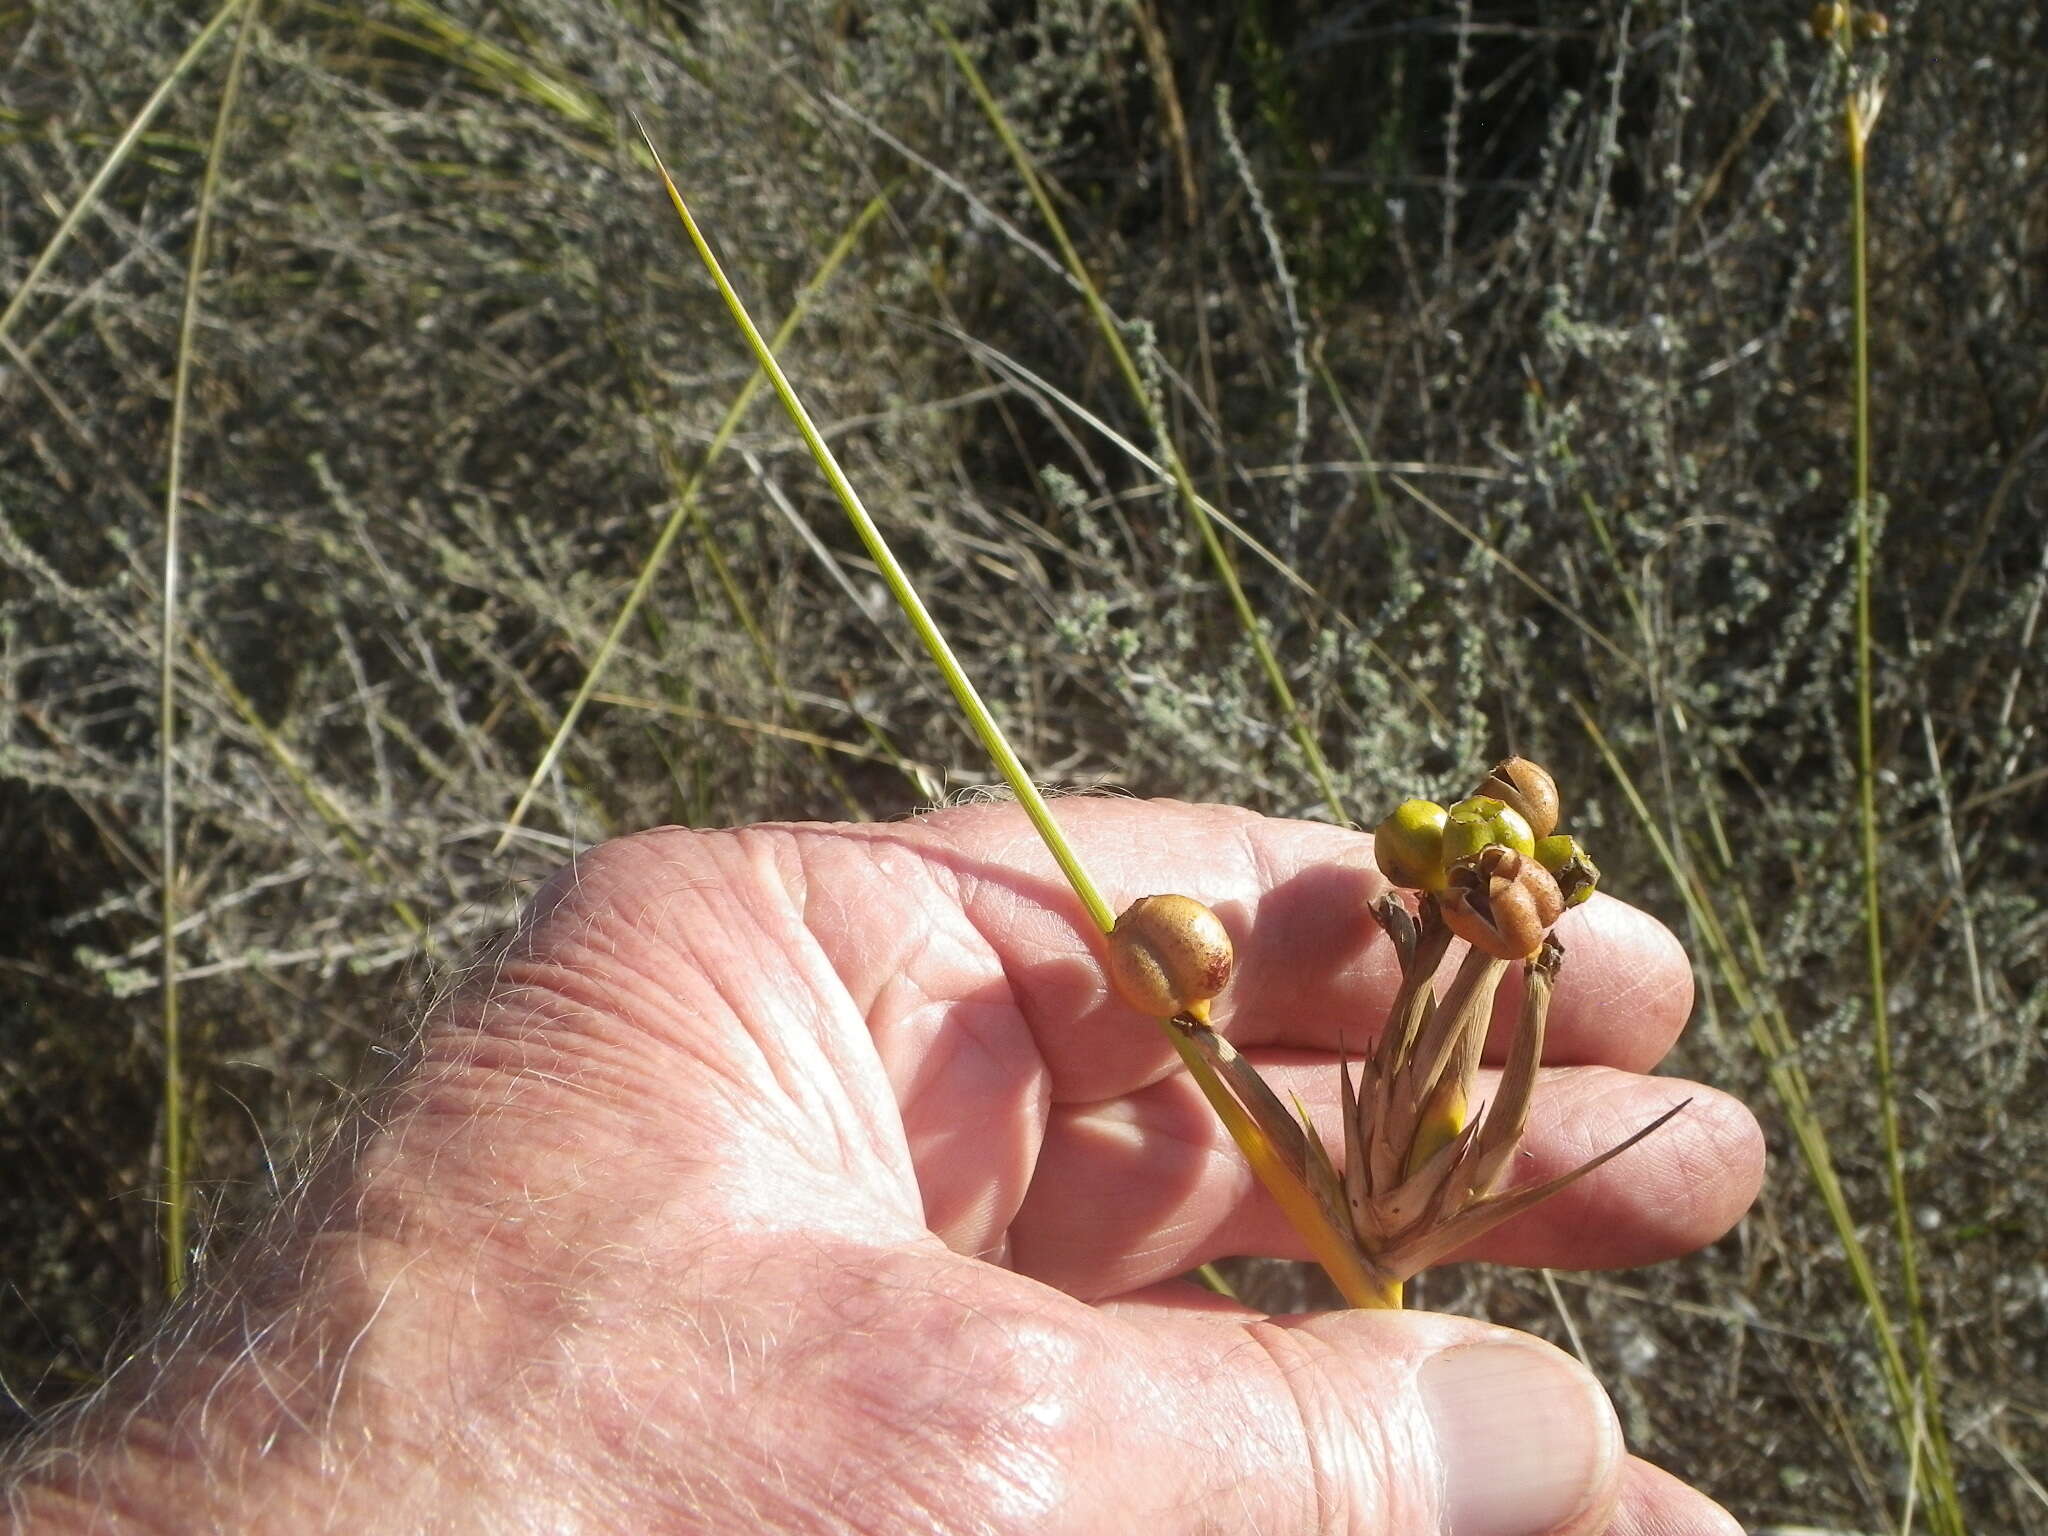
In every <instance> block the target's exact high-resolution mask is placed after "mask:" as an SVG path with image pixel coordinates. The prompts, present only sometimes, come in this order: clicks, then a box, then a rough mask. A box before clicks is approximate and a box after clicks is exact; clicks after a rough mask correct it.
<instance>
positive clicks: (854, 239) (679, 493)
mask: <svg viewBox="0 0 2048 1536" xmlns="http://www.w3.org/2000/svg"><path fill="white" fill-rule="evenodd" d="M887 206H888V200H887V198H886V197H884V196H876V197H874V198H871V199H869V201H868V203H867V206H866V207H864V208H862V209H861V211H860V212H859V213H858V214H857V215H856V216H855V217H854V219H853V222H852V223H850V224H849V225H847V227H846V229H845V231H844V232H842V233H841V235H840V237H839V239H838V240H837V241H835V242H834V243H833V246H832V248H831V249H830V250H829V251H827V252H826V253H825V258H824V260H823V261H821V262H819V263H818V269H817V271H815V272H814V273H812V274H811V277H810V279H809V280H808V281H807V282H805V283H804V285H803V286H802V287H801V288H799V289H798V290H797V295H796V299H795V301H794V302H793V303H792V304H791V305H790V309H789V313H788V315H786V316H785V317H784V318H783V321H782V324H781V325H780V326H778V327H777V328H776V331H775V336H774V339H773V340H772V341H771V342H770V343H769V345H770V346H772V347H774V348H775V349H776V350H778V351H780V350H781V349H783V348H784V347H786V346H787V345H788V344H789V342H790V340H791V338H792V337H794V336H795V335H796V333H797V330H798V328H799V327H800V326H801V325H802V324H803V321H804V317H805V315H807V314H808V313H809V312H810V307H811V302H812V300H813V299H815V298H816V297H817V295H818V294H819V293H821V292H823V291H824V289H825V287H826V285H827V284H829V283H830V282H831V281H832V278H833V276H834V274H835V273H837V272H838V270H839V268H840V265H841V264H842V263H843V262H844V261H845V260H846V258H847V256H848V255H850V254H851V253H852V251H853V248H854V247H855V246H856V245H857V244H859V242H860V237H861V236H862V235H863V234H865V233H866V232H867V230H868V228H869V226H870V225H872V224H873V223H874V222H875V220H876V218H878V217H879V216H880V215H881V213H882V210H883V209H884V208H886V207H887ZM767 382H768V379H767V375H766V374H764V373H763V372H761V370H759V369H758V368H757V369H756V370H755V371H754V372H753V373H752V374H750V375H748V377H747V382H746V383H745V384H743V385H742V386H741V387H740V392H739V393H738V394H737V395H735V396H734V397H733V401H732V404H731V405H730V406H728V407H727V408H726V412H725V416H724V418H723V419H722V420H721V421H720V422H719V424H718V429H717V430H716V431H715V432H714V433H713V434H712V437H711V442H710V444H709V445H708V446H707V447H706V448H705V450H704V456H703V457H702V459H700V460H699V461H698V464H697V467H696V468H695V469H694V470H693V471H691V472H690V473H688V474H683V473H682V472H681V471H682V466H681V465H680V464H679V463H678V462H676V461H675V458H674V455H673V451H672V450H670V449H669V448H668V446H667V443H666V440H665V439H663V440H662V441H663V458H662V462H663V466H664V468H665V469H666V470H667V471H668V474H669V479H670V483H671V484H672V485H673V486H674V488H675V507H674V509H673V510H672V511H671V512H670V513H669V516H668V520H667V521H666V522H665V523H663V524H662V529H661V532H660V533H659V534H658V535H657V536H656V537H655V540H654V544H653V546H652V547H651V548H650V549H649V550H648V551H647V557H646V558H645V559H644V560H642V561H641V562H640V569H639V571H638V572H637V573H636V574H635V576H634V578H633V585H632V587H631V588H630V589H629V590H628V591H627V593H626V596H625V599H624V601H622V602H621V603H620V604H619V611H618V612H617V613H616V614H615V615H614V616H613V618H612V622H611V627H610V628H609V629H607V630H606V631H605V635H604V639H603V640H601V641H599V642H598V647H597V652H596V654H595V655H593V656H592V657H591V659H590V665H589V667H588V668H586V669H585V671H584V674H583V679H582V681H581V682H580V683H578V684H577V685H576V693H575V696H574V697H573V698H571V699H570V701H569V707H568V708H567V709H565V710H564V711H563V712H562V718H561V722H560V723H559V724H558V725H557V726H556V727H555V730H554V733H553V735H552V736H550V737H549V739H548V744H547V746H546V748H545V749H544V750H543V751H542V752H541V755H540V760H539V761H538V762H537V763H535V764H534V765H533V772H532V774H531V775H530V776H529V777H528V778H527V781H526V787H525V788H524V789H522V790H521V791H520V793H519V798H518V800H517V801H515V802H514V803H513V806H512V809H511V810H510V811H509V812H507V813H506V816H505V827H504V830H503V831H502V832H500V833H499V834H498V841H497V842H496V843H495V844H494V845H493V846H492V848H491V853H492V855H493V856H494V857H495V856H496V855H498V854H501V853H503V852H504V851H505V845H506V844H507V843H509V842H510V841H511V840H512V834H513V833H514V832H516V831H517V830H518V828H519V824H520V823H521V822H522V821H524V820H525V819H526V812H527V808H528V807H529V806H531V805H532V803H533V797H534V796H535V795H537V794H538V793H539V792H540V787H541V785H542V784H543V783H545V782H546V781H547V777H548V774H549V772H550V771H551V770H552V769H553V768H554V765H555V763H556V760H557V759H559V758H560V757H561V755H562V752H563V751H564V749H565V748H567V746H568V744H569V738H570V737H571V736H572V735H574V734H575V731H576V725H577V722H578V721H579V720H580V719H581V718H582V716H583V711H584V709H585V708H586V707H587V706H588V705H589V704H590V702H591V699H592V697H593V696H594V695H595V694H596V692H597V688H598V684H599V683H600V682H601V681H602V680H603V678H604V673H605V668H606V667H607V666H608V665H609V664H610V662H611V659H612V656H613V654H614V653H615V652H616V651H617V649H618V646H619V642H620V640H621V639H622V638H623V637H624V635H625V632H626V628H627V626H628V625H630V624H631V623H632V622H633V620H634V619H635V618H636V617H638V615H639V613H640V609H641V605H642V604H643V603H645V602H646V600H647V596H648V594H649V593H650V592H651V591H652V590H653V589H654V579H655V577H656V576H657V575H658V574H659V573H660V571H661V567H662V564H663V562H664V561H666V560H667V558H668V553H669V551H670V549H672V548H673V547H674V546H675V542H676V539H677V538H678V537H679V536H680V535H681V533H682V531H683V528H684V527H685V526H686V525H687V524H690V523H692V522H693V521H698V507H697V492H698V488H699V487H700V486H701V485H702V484H703V481H704V477H705V475H707V474H709V473H710V471H711V468H712V466H713V465H714V464H716V463H717V462H718V459H719V457H720V455H722V454H723V453H724V452H725V449H726V447H727V445H728V444H729V443H731V441H732V439H733V435H734V434H735V433H736V432H738V431H739V427H740V423H741V422H742V421H744V420H745V419H746V414H747V411H748V410H749V408H751V407H752V405H753V403H754V401H755V399H756V398H758V397H759V395H760V392H761V388H762V386H763V385H765V384H766V383H767ZM699 526H700V530H701V522H700V523H699ZM707 552H708V553H709V554H711V556H712V558H713V559H714V560H716V561H717V566H718V570H719V574H720V583H721V586H722V587H723V589H724V591H725V594H726V597H727V599H728V601H730V602H731V603H732V604H733V606H734V612H735V615H736V616H737V617H738V618H739V620H740V622H741V624H742V625H743V626H744V627H745V628H746V630H747V632H748V634H750V635H752V636H753V637H754V639H755V643H756V648H757V650H759V651H762V652H764V653H765V652H766V651H767V649H768V648H767V646H766V644H765V642H764V641H763V640H762V638H761V636H760V631H759V627H758V626H757V625H756V624H755V623H754V622H753V616H752V613H751V612H750V611H749V609H748V606H747V604H746V602H745V600H744V599H743V598H742V597H741V595H740V593H739V590H738V588H737V586H735V585H734V583H733V582H732V580H731V577H730V574H729V573H728V572H727V571H726V570H725V562H724V560H723V559H722V558H720V557H719V556H718V555H717V550H716V541H715V540H711V539H709V538H708V535H707ZM773 670H774V672H775V674H776V679H777V681H778V682H781V678H780V669H779V668H777V669H773ZM781 691H782V692H783V693H784V695H785V697H786V696H787V693H788V685H787V683H781ZM839 787H840V789H841V791H842V793H845V785H844V783H843V782H842V783H841V784H840V786H839ZM845 803H846V805H847V808H848V809H849V810H850V811H852V812H853V813H854V815H855V816H856V818H857V819H863V820H864V819H865V813H864V812H862V811H861V808H860V805H859V802H858V801H855V800H854V799H853V798H852V796H851V795H850V794H846V795H845Z"/></svg>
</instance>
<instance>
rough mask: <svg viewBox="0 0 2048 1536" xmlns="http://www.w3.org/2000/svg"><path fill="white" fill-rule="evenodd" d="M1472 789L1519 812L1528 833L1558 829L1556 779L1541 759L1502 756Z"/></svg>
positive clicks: (1537, 834)
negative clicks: (1478, 784)
mask: <svg viewBox="0 0 2048 1536" xmlns="http://www.w3.org/2000/svg"><path fill="white" fill-rule="evenodd" d="M1473 793H1474V794H1477V795H1488V796H1491V797H1492V798H1493V799H1495V800H1499V801H1502V802H1504V803H1505V804H1506V805H1507V807H1508V808H1509V809H1510V810H1514V811H1519V812H1521V815H1522V820H1524V821H1526V822H1528V823H1529V835H1530V836H1531V837H1535V838H1545V837H1548V836H1550V834H1551V833H1553V832H1555V831H1556V830H1557V780H1555V779H1553V778H1552V777H1551V776H1550V772H1549V770H1548V769H1546V768H1544V767H1543V765H1542V764H1540V763H1532V762H1530V761H1529V759H1528V758H1526V757H1504V758H1502V759H1501V760H1500V761H1499V762H1497V763H1495V764H1494V765H1493V771H1492V772H1491V773H1489V774H1487V776H1486V782H1485V783H1483V784H1481V785H1480V786H1479V788H1478V789H1476V790H1474V791H1473Z"/></svg>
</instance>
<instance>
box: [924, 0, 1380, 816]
mask: <svg viewBox="0 0 2048 1536" xmlns="http://www.w3.org/2000/svg"><path fill="white" fill-rule="evenodd" d="M932 25H933V26H934V27H935V28H937V30H938V32H939V35H940V37H941V38H942V39H943V41H944V43H945V45H946V50H947V52H948V53H950V54H951V55H952V57H953V62H954V64H955V66H956V67H957V68H958V69H959V71H960V73H961V76H962V78H963V79H965V80H966V82H967V88H968V89H969V90H970V91H972V92H973V93H974V99H975V100H976V101H977V102H979V103H980V104H981V109H982V112H983V114H984V115H985V116H986V117H987V118H988V120H989V125H990V126H991V127H993V128H994V129H995V132H996V137H997V138H999V139H1001V140H1002V144H1003V148H1004V149H1005V150H1006V151H1007V152H1008V153H1009V156H1010V159H1011V162H1012V163H1013V164H1014V165H1015V166H1016V168H1017V174H1018V175H1019V176H1020V177H1022V178H1023V181H1024V185H1025V188H1026V189H1027V190H1028V191H1029V192H1030V194H1031V200H1032V202H1033V203H1035V204H1036V205H1037V207H1038V212H1039V216H1040V217H1041V218H1043V219H1044V220H1045V223H1046V227H1047V228H1048V229H1050V230H1051V231H1052V237H1053V242H1054V244H1055V245H1057V246H1058V247H1059V253H1060V260H1061V261H1062V262H1064V263H1065V264H1066V268H1067V274H1068V276H1069V277H1071V278H1072V279H1073V281H1074V285H1075V286H1076V287H1077V288H1079V289H1080V291H1081V297H1082V299H1083V301H1084V302H1085V303H1086V304H1087V306H1088V314H1089V316H1090V318H1091V319H1093V320H1094V322H1095V327H1096V329H1097V330H1098V331H1099V332H1100V333H1101V335H1102V340H1103V344H1104V345H1105V346H1107V347H1108V348H1109V352H1110V356H1111V358H1112V359H1113V360H1114V361H1115V363H1116V368H1117V372H1118V373H1119V374H1120V375H1121V376H1122V378H1123V381H1124V384H1125V386H1126V387H1127V388H1128V389H1129V390H1130V392H1131V398H1132V400H1133V401H1134V402H1135V403H1136V404H1137V406H1138V409H1139V410H1140V411H1142V412H1143V413H1144V416H1145V421H1146V424H1147V425H1148V426H1149V427H1150V428H1151V430H1152V435H1153V437H1154V438H1155V439H1156V441H1157V442H1158V445H1159V455H1160V458H1161V460H1162V461H1163V467H1164V468H1165V470H1166V472H1167V475H1168V478H1169V479H1171V480H1172V482H1173V487H1174V490H1175V491H1176V493H1177V494H1178V495H1179V497H1180V503H1181V507H1182V509H1183V510H1184V511H1185V512H1186V514H1187V517H1188V521H1189V522H1191V523H1192V524H1193V525H1194V527H1195V531H1196V533H1197V534H1198V535H1199V537H1200V538H1201V541H1202V547H1203V549H1204V550H1206V551H1207V553H1208V556H1209V561H1210V564H1212V565H1213V566H1214V567H1215V569H1216V574H1217V576H1218V577H1219V578H1220V579H1221V580H1222V582H1223V586H1224V590H1225V591H1227V592H1228V593H1229V594H1230V604H1231V607H1232V608H1234V609H1235V610H1236V612H1237V619H1238V624H1239V626H1240V627H1241V628H1242V629H1243V630H1244V633H1245V638H1246V639H1247V640H1249V641H1250V642H1251V646H1252V650H1253V652H1254V654H1256V655H1257V657H1258V660H1259V666H1260V668H1261V669H1262V670H1263V671H1264V672H1265V674H1266V682H1267V684H1268V686H1270V687H1271V689H1272V691H1273V697H1274V699H1275V700H1276V701H1277V702H1278V704H1279V706H1280V714H1281V718H1283V719H1284V720H1285V721H1286V722H1287V728H1288V731H1289V732H1290V733H1291V734H1292V736H1293V737H1294V741H1295V745H1296V746H1297V747H1298V748H1299V750H1300V752H1301V756H1302V761H1303V762H1305V763H1306V764H1307V765H1308V769H1309V772H1310V773H1311V774H1312V775H1313V776H1314V778H1315V781H1316V786H1317V788H1318V790H1319V791H1320V792H1321V794H1322V797H1323V802H1324V804H1325V805H1327V806H1328V807H1329V810H1330V815H1331V817H1332V818H1333V819H1334V820H1335V821H1336V822H1337V823H1338V824H1339V825H1342V824H1344V823H1345V822H1347V821H1348V820H1349V819H1350V818H1349V814H1348V813H1347V812H1346V810H1345V808H1344V798H1343V796H1342V795H1341V794H1339V793H1338V790H1337V782H1336V779H1335V778H1334V776H1333V775H1332V774H1331V772H1330V765H1329V763H1328V761H1327V760H1326V759H1325V758H1324V757H1323V751H1322V748H1321V747H1319V746H1317V745H1316V739H1315V733H1314V732H1313V731H1311V730H1310V729H1309V725H1308V717H1307V714H1306V713H1305V712H1304V711H1303V709H1302V708H1301V706H1300V704H1299V703H1297V702H1296V700H1295V697H1294V690H1293V688H1292V687H1291V686H1289V684H1288V681H1287V675H1286V673H1285V672H1284V671H1283V670H1282V668H1281V666H1280V659H1279V657H1277V656H1276V655H1275V654H1274V653H1273V647H1272V644H1271V643H1270V642H1269V641H1268V640H1267V639H1266V634H1265V630H1264V628H1263V627H1262V626H1261V624H1260V622H1259V616H1258V614H1257V612H1256V611H1254V609H1253V608H1252V604H1251V599H1250V597H1248V596H1247V595H1246V593H1245V590H1244V583H1243V582H1242V581H1240V580H1239V579H1238V575H1237V565H1236V562H1235V561H1233V560H1232V559H1231V557H1230V551H1229V550H1227V549H1226V548H1224V546H1223V540H1222V538H1221V537H1220V536H1219V535H1218V534H1217V532H1216V523H1215V519H1213V518H1212V517H1211V516H1210V515H1209V513H1208V511H1207V510H1206V508H1205V506H1204V504H1203V501H1202V497H1201V495H1200V493H1198V492H1197V491H1196V489H1195V482H1194V477H1193V476H1192V475H1190V474H1189V473H1188V467H1187V463H1186V461H1185V460H1184V459H1183V458H1182V457H1181V453H1180V450H1179V449H1178V448H1176V447H1175V446H1174V442H1173V435H1172V433H1171V432H1170V431H1169V430H1168V424H1167V420H1166V412H1165V409H1164V407H1163V405H1162V404H1161V402H1160V401H1159V400H1158V399H1157V398H1156V397H1155V395H1154V392H1153V391H1152V389H1151V388H1150V387H1149V386H1147V384H1146V383H1145V376H1144V374H1143V373H1142V372H1141V371H1140V369H1139V367H1138V363H1137V359H1135V358H1134V357H1132V356H1131V352H1130V348H1129V347H1128V346H1126V345H1125V344H1124V339H1123V334H1122V332H1121V331H1120V330H1119V329H1118V326H1117V323H1116V316H1115V315H1113V314H1111V313H1110V309H1109V306H1108V304H1106V303H1105V302H1103V298H1102V293H1101V290H1099V289H1098V288H1097V287H1096V286H1095V279H1094V278H1093V277H1092V276H1091V275H1090V274H1089V271H1088V267H1087V264H1086V263H1085V262H1083V261H1082V260H1081V253H1080V252H1079V250H1077V249H1076V248H1075V246H1074V242H1073V240H1072V239H1071V238H1070V237H1069V236H1068V234H1067V227H1066V224H1065V222H1064V221H1063V220H1062V219H1061V218H1060V216H1059V210H1058V209H1057V208H1056V207H1054V206H1053V201H1052V198H1051V196H1050V195H1049V194H1048V193H1047V192H1046V190H1045V183H1044V180H1043V178H1041V177H1040V176H1039V174H1038V167H1037V165H1036V164H1035V163H1034V162H1033V160H1032V158H1031V152H1030V151H1029V150H1027V149H1026V148H1025V147H1024V143H1023V141H1022V140H1021V139H1019V138H1018V137H1017V134H1016V131H1015V130H1014V129H1012V128H1011V126H1010V122H1009V119H1008V118H1007V117H1006V116H1005V115H1004V113H1003V109H1002V107H1001V105H1000V104H999V103H998V102H997V101H996V99H995V95H994V93H993V92H991V91H990V90H989V88H988V83H987V82H986V81H985V80H983V79H982V77H981V71H980V70H978V69H976V68H975V67H974V61H973V60H972V59H971V58H969V57H968V56H967V50H966V49H964V48H962V47H961V46H960V43H959V40H958V39H957V38H955V37H954V36H953V34H952V32H951V31H949V30H948V29H947V27H946V25H945V23H944V22H942V21H939V20H938V19H937V18H934V19H933V22H932Z"/></svg>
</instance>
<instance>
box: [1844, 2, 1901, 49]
mask: <svg viewBox="0 0 2048 1536" xmlns="http://www.w3.org/2000/svg"><path fill="white" fill-rule="evenodd" d="M1849 19H1850V23H1851V24H1852V25H1853V26H1854V27H1855V28H1856V35H1857V36H1858V37H1860V38H1862V39H1864V40H1865V41H1866V42H1867V41H1870V40H1872V39H1875V38H1880V37H1885V36H1888V35H1890V33H1891V30H1892V19H1891V18H1890V17H1889V16H1887V15H1885V13H1884V12H1883V11H1864V10H1857V11H1852V12H1851V13H1850V18H1849Z"/></svg>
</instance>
